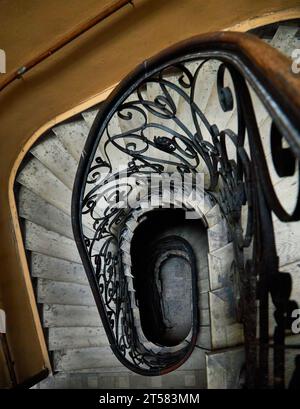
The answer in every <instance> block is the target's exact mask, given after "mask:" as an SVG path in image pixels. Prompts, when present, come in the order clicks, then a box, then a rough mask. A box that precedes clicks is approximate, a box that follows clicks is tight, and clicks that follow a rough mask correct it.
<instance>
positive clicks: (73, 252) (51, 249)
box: [25, 220, 81, 264]
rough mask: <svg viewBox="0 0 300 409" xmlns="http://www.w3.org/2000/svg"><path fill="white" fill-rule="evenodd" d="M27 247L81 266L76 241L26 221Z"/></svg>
mask: <svg viewBox="0 0 300 409" xmlns="http://www.w3.org/2000/svg"><path fill="white" fill-rule="evenodd" d="M25 247H26V249H27V250H31V251H34V252H37V253H42V254H45V255H48V256H52V257H56V258H62V259H64V260H69V261H73V262H75V263H79V264H81V259H80V256H79V253H78V250H77V247H76V244H75V241H74V240H71V239H69V238H67V237H65V236H62V235H60V234H58V233H55V232H53V231H50V230H46V229H45V228H44V227H42V226H39V225H38V224H34V223H32V222H30V221H28V220H25Z"/></svg>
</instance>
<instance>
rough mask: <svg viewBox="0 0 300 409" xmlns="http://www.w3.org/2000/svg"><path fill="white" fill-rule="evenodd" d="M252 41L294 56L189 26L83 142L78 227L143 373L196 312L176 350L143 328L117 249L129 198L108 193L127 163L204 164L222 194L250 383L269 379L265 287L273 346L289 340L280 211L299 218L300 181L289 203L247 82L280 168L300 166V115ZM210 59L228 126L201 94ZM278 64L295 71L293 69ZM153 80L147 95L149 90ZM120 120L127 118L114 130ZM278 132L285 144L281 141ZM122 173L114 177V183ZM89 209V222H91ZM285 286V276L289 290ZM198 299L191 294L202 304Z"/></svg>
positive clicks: (124, 352)
mask: <svg viewBox="0 0 300 409" xmlns="http://www.w3.org/2000/svg"><path fill="white" fill-rule="evenodd" d="M252 48H256V49H257V50H258V49H259V50H260V52H261V53H264V52H265V53H266V55H267V56H268V57H269V56H270V55H272V56H273V61H274V60H275V61H277V60H278V63H279V66H280V67H282V66H283V67H287V62H286V61H284V62H283V61H282V60H281V57H279V55H278V54H277V52H276V51H275V50H272V49H271V48H270V47H269V46H267V45H265V44H263V43H262V42H261V41H260V40H257V39H256V38H254V37H252V36H250V35H245V34H237V33H229V32H227V33H217V34H211V35H206V36H202V37H201V36H199V37H197V38H193V39H191V40H188V41H186V42H184V43H180V44H178V45H176V46H174V47H172V48H171V49H169V50H167V51H165V52H163V53H161V54H159V55H158V56H157V57H154V58H152V59H151V60H148V61H146V62H145V63H143V64H142V65H141V66H139V67H138V68H137V69H136V70H135V71H134V72H133V73H132V74H130V75H129V76H128V77H127V78H125V79H124V80H123V81H122V82H121V84H120V85H119V86H118V87H117V88H116V89H115V90H114V92H113V93H112V94H111V95H110V97H109V98H108V99H107V100H106V101H105V102H104V103H103V104H102V106H101V109H100V111H99V113H98V115H97V117H96V119H95V121H94V124H93V126H92V129H91V131H90V134H89V137H88V140H87V142H86V145H85V148H84V155H82V157H81V161H80V164H79V167H78V171H77V175H76V179H75V183H74V191H73V199H72V221H73V231H74V236H75V239H76V243H77V246H78V249H79V252H80V255H81V258H82V261H83V264H84V267H85V270H86V273H87V276H88V279H89V281H90V285H91V288H92V291H93V294H94V297H95V300H96V303H97V306H98V309H99V313H100V315H101V318H102V321H103V325H104V328H105V329H106V332H107V336H108V339H109V342H110V345H111V348H112V350H113V352H114V353H115V355H116V356H117V358H118V359H119V360H120V361H121V362H122V363H123V364H124V365H125V366H127V367H128V368H129V369H131V370H133V371H135V372H137V373H140V374H143V375H160V374H163V373H167V372H170V371H172V370H174V369H176V368H178V366H180V365H181V364H182V363H183V362H185V361H186V360H187V359H188V357H189V355H190V354H191V352H192V350H193V348H194V346H195V343H196V337H197V330H196V328H195V327H196V326H197V322H198V321H197V318H195V319H194V327H193V333H192V336H191V339H190V342H189V343H187V345H185V346H184V347H182V348H181V349H179V350H176V351H175V352H172V351H171V352H170V351H165V352H164V351H163V352H159V353H156V352H153V350H151V349H148V348H147V347H146V346H145V344H144V343H143V342H142V341H141V339H140V338H139V336H138V334H137V331H136V329H135V326H134V320H133V314H132V302H134V300H133V299H132V293H130V291H129V290H128V282H127V281H126V277H125V274H124V269H123V268H122V263H121V258H120V251H119V250H120V241H119V240H120V235H119V234H116V231H117V230H118V228H119V230H118V231H122V228H123V227H122V226H123V225H124V221H125V220H127V219H128V218H129V217H130V214H131V210H126V209H125V210H124V209H120V208H119V207H118V206H111V205H110V199H111V198H114V201H113V202H114V203H116V202H117V203H118V201H121V200H123V199H124V196H125V197H126V196H128V195H129V194H130V192H131V191H132V185H130V184H128V182H127V181H125V182H124V184H123V183H122V182H123V177H124V175H129V176H134V177H135V178H138V177H139V176H140V175H142V176H143V177H144V176H145V175H146V176H149V175H151V174H153V173H154V174H161V173H162V172H171V171H176V172H178V173H179V174H180V175H185V174H186V173H188V174H196V173H197V172H199V171H202V172H204V173H205V174H206V184H205V192H206V194H207V195H208V196H209V197H210V198H211V200H212V202H214V203H217V204H218V205H219V206H220V209H221V213H222V215H223V217H224V218H225V220H226V222H227V226H228V229H229V235H230V237H231V240H232V242H233V246H234V251H235V271H236V274H235V275H236V277H237V288H238V291H237V293H238V294H239V297H238V298H239V299H238V300H237V308H238V311H239V315H240V319H241V321H242V322H243V325H244V334H245V351H246V369H247V370H246V374H247V378H246V382H247V386H248V387H254V386H266V385H267V384H268V350H269V346H268V343H269V333H268V318H267V316H268V309H269V306H268V296H269V294H271V296H272V300H273V302H274V305H275V307H276V308H277V310H278V311H279V312H278V313H277V328H276V329H275V333H276V335H275V337H274V344H275V348H276V345H277V344H278V345H279V344H280V345H279V349H280V350H282V346H284V331H285V329H286V326H287V321H288V318H287V316H286V314H287V313H288V312H289V311H290V305H291V301H290V300H289V297H290V287H291V283H290V280H289V278H287V277H288V276H289V275H286V274H283V273H280V272H279V263H278V255H277V251H276V246H275V236H274V226H273V221H272V214H274V215H276V216H277V217H278V219H279V220H281V221H284V222H291V221H298V220H299V218H300V194H299V189H298V192H297V199H296V205H295V208H294V210H293V211H292V212H291V213H288V212H287V211H286V210H285V209H284V207H283V205H282V204H281V202H280V200H279V198H278V196H277V194H276V192H275V189H274V186H273V183H272V179H271V176H270V173H269V165H268V163H267V160H266V157H265V152H264V145H263V138H262V135H261V134H260V130H259V126H258V121H257V118H256V111H255V107H254V106H253V97H252V94H251V93H250V91H249V88H250V87H251V88H252V89H253V90H254V91H255V93H256V95H257V96H258V97H259V99H260V100H261V101H262V103H263V105H264V106H265V108H266V110H267V111H268V114H269V115H270V117H271V118H272V126H271V128H270V141H271V158H272V159H273V164H274V167H275V169H276V171H277V173H278V174H279V176H280V177H281V178H285V177H286V176H290V175H291V173H292V170H296V167H297V166H298V165H297V158H299V156H300V155H299V154H300V137H299V136H300V135H299V129H300V124H299V117H298V116H297V115H296V114H295V112H296V111H297V106H296V107H295V103H294V100H293V101H292V100H290V99H289V98H288V95H287V94H288V93H286V90H284V89H283V88H282V87H281V86H280V83H279V82H277V80H275V79H274V78H272V76H271V77H270V75H267V72H268V69H267V68H268V67H267V65H268V64H270V63H269V62H268V61H267V59H266V60H265V65H266V67H265V68H266V69H265V70H264V69H262V67H261V66H260V65H259V63H258V62H257V61H255V58H254V57H253V55H252V52H253V51H252ZM251 57H252V59H251ZM191 67H193V68H191ZM195 67H196V68H195ZM215 67H217V68H216V69H215V71H214V68H215ZM271 68H272V67H271ZM209 69H210V70H211V71H212V73H213V75H214V77H215V80H214V83H215V89H216V92H217V95H218V103H219V106H218V110H219V111H218V112H220V117H219V118H221V115H226V114H228V115H230V114H231V117H232V118H233V119H234V120H233V121H232V123H233V126H232V127H231V128H224V129H222V127H220V126H218V122H219V118H215V120H214V121H211V120H210V118H208V117H207V116H206V115H205V114H204V109H203V107H202V106H200V105H199V104H198V102H197V95H199V93H200V95H201V90H203V87H204V85H205V84H201V81H200V80H201V76H202V73H203V72H204V71H205V70H209ZM280 69H281V68H280ZM275 71H276V69H275ZM280 75H286V76H288V75H290V74H289V73H288V70H287V69H286V70H285V72H284V74H282V73H281V71H280ZM228 78H230V80H229V81H228ZM201 86H202V88H201ZM150 87H151V89H152V97H151V98H149V96H148V94H147V92H145V91H146V90H148V89H149V88H150ZM288 91H289V90H288ZM294 91H295V92H296V90H294ZM203 93H204V91H203ZM196 94H197V95H196ZM292 102H293V103H292ZM178 103H180V104H181V106H182V105H184V106H185V109H183V110H181V112H184V113H186V114H188V115H187V116H186V117H185V118H184V117H182V116H180V115H179V109H178ZM187 118H188V119H187ZM115 121H117V122H118V124H119V125H120V126H119V128H120V129H117V131H116V128H115V127H114V126H113V125H114V122H115ZM220 122H221V123H222V121H221V120H220ZM121 124H122V125H121ZM282 138H284V139H285V141H286V142H287V143H288V148H284V149H283V148H282V147H281V146H282V145H281V144H280V143H279V141H280V140H281V139H282ZM229 143H230V145H231V148H229V146H228V145H229ZM281 154H282V155H283V157H286V156H288V157H289V159H290V162H292V163H289V167H288V169H286V167H285V164H284V163H283V161H282V160H280V159H279V157H280V155H281ZM163 155H164V156H163ZM120 163H122V164H123V165H124V166H123V169H122V170H120V169H119V168H118V165H119V164H120ZM116 175H117V178H118V181H119V183H118V184H117V188H116V187H115V185H113V187H111V185H110V182H111V180H112V178H115V176H116ZM103 198H105V200H107V206H106V208H105V210H104V211H103V212H102V213H99V209H98V207H97V206H98V204H99V201H100V200H103ZM107 198H108V199H107ZM245 208H246V209H247V217H246V225H243V223H244V222H243V220H245V218H243V217H242V214H243V211H244V209H245ZM88 219H89V220H90V224H89V225H90V226H92V228H91V231H92V234H88V233H86V232H85V231H84V223H85V222H86V220H88ZM242 219H243V220H242ZM112 247H113V248H114V249H115V253H114V254H113V252H112V251H111V248H112ZM280 288H285V291H283V292H284V296H283V294H282V293H281V290H280ZM257 297H258V300H259V303H260V319H259V324H258V325H259V333H260V338H259V347H258V348H257V340H256V330H257V322H256V299H257ZM196 302H197V300H196V297H194V308H196V305H195V303H196ZM257 360H258V362H259V365H258V366H257V365H256V362H257ZM283 360H284V356H283V355H282V354H280V353H278V354H277V355H276V354H275V361H276V362H275V365H274V368H275V369H274V371H275V372H276V379H279V381H278V385H277V386H279V387H281V386H282V385H283V383H284V381H283V377H284V370H283V369H282V368H283V367H284V365H283Z"/></svg>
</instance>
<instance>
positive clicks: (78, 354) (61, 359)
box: [53, 346, 128, 372]
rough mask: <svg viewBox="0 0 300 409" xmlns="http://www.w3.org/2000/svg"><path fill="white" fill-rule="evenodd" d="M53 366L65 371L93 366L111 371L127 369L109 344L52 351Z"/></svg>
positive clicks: (92, 367) (57, 369)
mask: <svg viewBox="0 0 300 409" xmlns="http://www.w3.org/2000/svg"><path fill="white" fill-rule="evenodd" d="M53 366H54V370H55V371H66V372H67V371H74V370H76V371H77V370H80V369H89V370H90V369H95V368H101V369H102V368H103V369H104V368H105V369H106V370H107V369H109V370H111V371H112V370H113V369H114V368H121V369H122V370H125V371H128V369H127V368H125V367H122V364H121V363H120V362H119V361H118V359H117V358H116V357H115V356H114V354H113V352H112V350H111V349H110V347H109V346H105V347H90V348H79V349H66V350H62V351H54V352H53ZM123 368H124V369H123Z"/></svg>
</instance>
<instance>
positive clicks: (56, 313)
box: [43, 304, 103, 328]
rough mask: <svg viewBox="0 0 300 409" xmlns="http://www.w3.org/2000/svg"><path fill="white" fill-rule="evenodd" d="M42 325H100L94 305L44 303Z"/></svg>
mask: <svg viewBox="0 0 300 409" xmlns="http://www.w3.org/2000/svg"><path fill="white" fill-rule="evenodd" d="M43 325H44V327H46V328H51V327H68V326H70V327H76V326H78V327H84V326H88V327H96V328H98V327H102V326H103V325H102V322H101V319H100V316H99V313H98V310H97V308H96V306H86V305H67V304H44V305H43Z"/></svg>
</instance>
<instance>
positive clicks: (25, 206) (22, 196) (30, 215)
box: [18, 186, 73, 239]
mask: <svg viewBox="0 0 300 409" xmlns="http://www.w3.org/2000/svg"><path fill="white" fill-rule="evenodd" d="M18 211H19V216H20V217H23V218H24V219H27V220H29V221H31V222H33V223H35V224H38V225H40V226H42V227H44V228H45V229H47V230H51V231H53V232H55V233H58V234H61V235H62V236H65V237H68V238H70V239H73V231H72V226H71V218H70V216H69V215H68V214H66V213H64V212H63V211H62V210H60V209H58V208H57V207H55V206H53V205H52V204H50V203H48V202H46V201H45V200H44V199H42V198H41V197H40V196H39V195H37V194H35V193H33V192H32V191H31V190H29V189H27V188H26V187H25V186H20V190H19V195H18Z"/></svg>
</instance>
